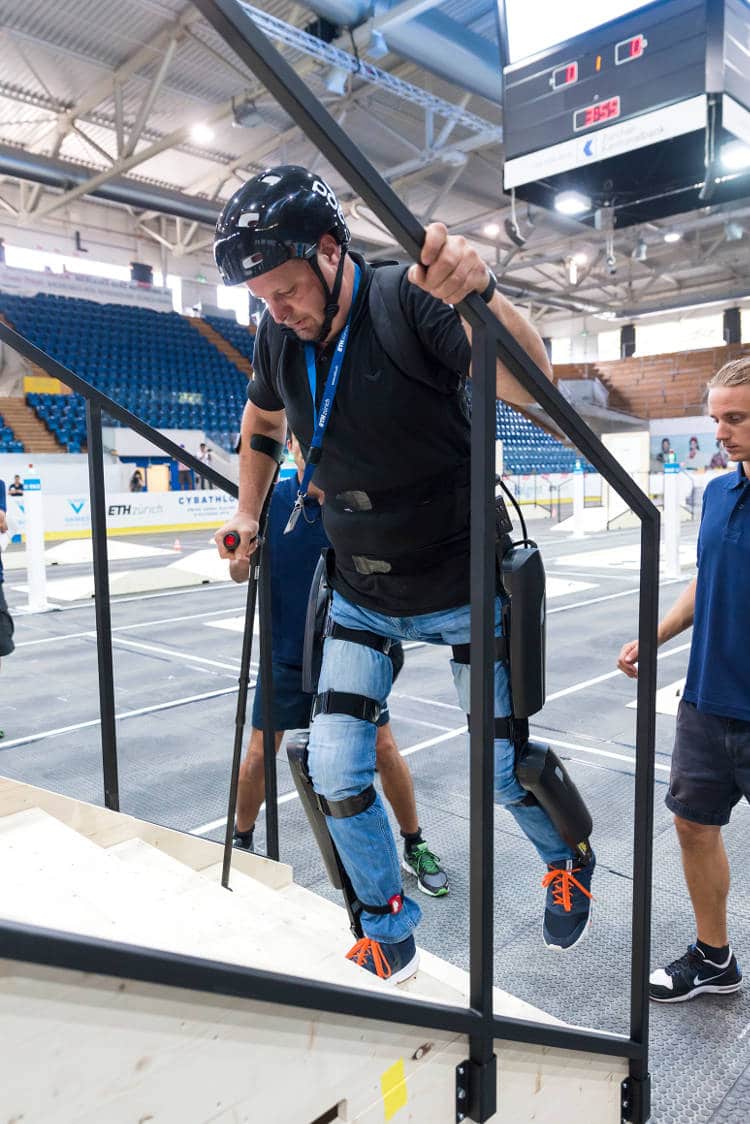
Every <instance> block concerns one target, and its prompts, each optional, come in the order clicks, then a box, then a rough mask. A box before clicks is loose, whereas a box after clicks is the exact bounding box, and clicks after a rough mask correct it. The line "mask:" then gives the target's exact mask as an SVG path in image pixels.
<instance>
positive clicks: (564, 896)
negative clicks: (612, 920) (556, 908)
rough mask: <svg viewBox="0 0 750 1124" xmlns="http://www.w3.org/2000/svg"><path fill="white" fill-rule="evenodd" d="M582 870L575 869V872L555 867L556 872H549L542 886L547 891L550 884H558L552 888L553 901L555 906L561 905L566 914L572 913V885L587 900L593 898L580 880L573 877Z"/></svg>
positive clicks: (578, 867)
mask: <svg viewBox="0 0 750 1124" xmlns="http://www.w3.org/2000/svg"><path fill="white" fill-rule="evenodd" d="M580 869H581V868H580V866H577V867H575V868H574V869H573V870H560V869H558V868H557V867H555V869H554V870H548V871H547V873H546V874H545V876H544V878H543V879H542V886H543V888H544V889H545V890H546V889H547V887H548V886H549V885H550V883H555V882H556V883H557V884H556V885H553V886H552V900H553V902H554V903H555V905H561V906H562V907H563V909H564V910H565V912H566V913H570V910H571V908H572V906H571V901H570V887H571V885H573V886H576V887H577V888H578V889H579V890H580V891H581V893H582V894H585V895H586V897H587V898H590V897H591V894H590V893H589V892H588V890H587V889H586V887H585V886H582V885H581V883H580V882H579V881H578V879H577V878H574V877H573V875H574V874H577V873H578V871H579V870H580Z"/></svg>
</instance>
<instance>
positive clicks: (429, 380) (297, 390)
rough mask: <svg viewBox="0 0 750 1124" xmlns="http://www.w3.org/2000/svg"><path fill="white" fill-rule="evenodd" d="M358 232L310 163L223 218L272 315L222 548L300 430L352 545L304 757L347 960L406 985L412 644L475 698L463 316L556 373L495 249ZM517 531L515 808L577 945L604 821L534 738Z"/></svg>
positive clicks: (252, 189) (499, 765)
mask: <svg viewBox="0 0 750 1124" xmlns="http://www.w3.org/2000/svg"><path fill="white" fill-rule="evenodd" d="M348 244H349V231H348V229H347V226H346V223H345V221H344V218H343V214H342V212H341V208H340V206H339V204H338V202H337V200H336V197H335V195H334V194H333V192H332V191H331V189H330V188H329V187H328V185H327V184H326V183H325V182H324V181H323V180H322V179H321V178H320V177H319V176H316V175H314V174H312V173H310V172H307V171H306V170H305V169H303V168H298V167H289V166H283V167H280V168H273V169H270V170H268V171H267V172H264V173H262V174H261V175H259V176H256V177H255V178H254V179H252V180H250V181H248V183H246V184H245V185H244V186H243V187H242V188H240V190H239V191H238V192H237V193H236V194H235V195H234V196H233V197H232V199H231V200H230V201H229V202H228V203H227V205H226V206H225V208H224V211H223V213H222V215H221V218H220V219H219V223H218V225H217V232H216V240H215V255H216V261H217V265H218V267H219V271H220V273H221V275H222V278H223V280H224V282H225V283H226V284H242V283H246V284H247V285H248V287H249V288H250V290H251V292H252V293H253V295H254V296H256V297H259V298H260V299H262V300H264V301H265V303H266V306H267V312H266V315H265V316H264V318H263V320H262V321H261V324H260V327H259V329H258V334H257V337H256V345H255V352H254V359H253V364H254V368H255V377H254V379H253V381H252V382H251V383H250V384H249V386H248V403H247V405H246V407H245V411H244V414H243V420H242V436H243V440H242V450H243V452H242V453H241V455H240V495H239V505H238V509H237V512H236V513H235V515H234V516H233V517H232V519H231V520H230V521H229V522H228V523H227V524H226V526H225V527H222V528H221V529H220V530H219V531H218V532H217V535H216V541H217V544H218V546H219V551H220V553H221V554H222V555H223V556H224V557H227V556H229V553H230V552H229V551H227V549H226V547H225V546H224V542H223V540H224V536H225V535H226V534H227V533H228V532H230V531H232V532H235V533H236V534H237V535H238V536H239V539H240V545H239V547H238V548H237V552H236V556H239V557H242V556H245V557H249V555H250V554H251V553H252V551H253V550H254V549H255V545H256V541H257V535H258V518H259V513H260V510H261V508H262V505H263V500H264V497H265V495H266V492H267V490H268V487H269V485H270V483H271V479H272V477H273V472H274V467H275V466H274V462H273V456H274V451H275V450H278V444H277V443H279V442H281V441H283V438H284V434H285V432H286V429H287V425H289V426H290V428H291V429H292V430H293V431H294V432H295V433H296V434H297V436H298V437H299V440H300V444H301V446H302V448H303V451H304V453H305V460H306V467H305V472H304V474H303V478H302V482H301V485H300V495H299V499H298V505H297V506H296V507H295V510H293V512H292V515H291V517H290V520H289V524H290V526H294V521H295V518H296V516H297V514H298V511H299V510H301V507H302V503H303V501H304V496H305V494H306V492H307V488H308V486H309V484H310V482H311V480H312V477H313V475H314V476H315V483H316V484H317V485H318V486H319V487H321V488H323V489H324V491H325V493H326V497H327V498H326V505H325V508H324V522H325V528H326V532H327V534H328V537H329V538H330V540H331V542H332V544H333V548H334V551H335V563H334V564H333V565H332V566H331V567H330V569H329V575H328V584H329V585H330V587H331V589H332V591H333V592H332V598H331V600H330V605H328V604H327V603H326V604H325V607H324V611H323V612H321V613H320V614H319V615H320V617H321V619H323V621H324V628H325V639H324V642H323V651H322V663H321V669H320V676H319V681H318V689H317V690H318V693H317V695H316V698H315V703H314V706H313V722H312V726H311V732H310V740H309V746H308V747H307V748H304V747H301V748H300V747H298V748H300V752H298V753H297V754H296V756H295V755H293V760H292V766H293V770H294V774H295V781H296V783H297V785H298V787H299V788H300V791H301V793H302V794H303V799H304V803H305V807H306V811H307V812H308V817H309V818H310V819H311V822H312V823H313V826H314V829H315V832H316V837H317V838H318V840H319V842H320V843H321V845H322V847H323V850H324V857H326V851H327V852H328V857H327V859H326V861H327V865H328V868H329V872H332V873H333V871H332V866H333V865H335V864H338V866H337V870H338V872H339V874H340V875H341V876H342V877H341V880H340V882H339V884H342V885H343V888H344V890H345V895H346V897H347V902H348V905H349V908H350V914H351V915H352V926H353V929H354V930H355V932H356V933H357V935H359V936H360V937H361V939H360V940H358V942H357V944H355V946H354V948H353V949H352V950H351V952H350V953H349V956H350V958H352V959H354V960H355V962H356V963H357V964H359V965H360V966H361V967H362V968H364V969H366V970H367V971H370V972H373V973H375V974H376V975H378V976H380V977H381V978H384V979H387V980H388V981H389V982H390V983H398V982H399V981H401V980H404V979H407V978H408V977H409V976H411V975H413V973H414V972H415V971H416V968H417V963H418V954H417V950H416V946H415V942H414V936H413V933H414V930H415V928H416V925H417V923H418V922H419V918H420V909H419V906H418V905H417V904H416V902H414V901H412V900H411V899H410V898H408V897H405V896H404V894H403V889H402V885H401V878H400V875H399V862H398V854H397V851H396V847H395V843H394V840H393V836H392V833H391V830H390V826H389V824H388V820H387V818H386V815H385V811H384V809H383V806H382V803H381V800H380V798H379V797H378V796H377V794H376V792H375V789H374V787H373V784H372V781H373V770H374V763H375V753H374V745H375V724H376V722H377V720H378V716H379V714H380V711H381V709H382V707H383V706H384V705H385V704H386V701H387V698H388V694H389V691H390V688H391V674H392V673H391V663H390V660H389V659H388V650H389V647H390V645H391V644H392V643H393V641H395V640H420V641H424V642H426V643H434V644H445V645H450V646H451V648H452V651H453V660H452V663H451V667H452V671H453V677H454V681H455V685H456V689H457V693H458V696H459V701H460V704H461V706H462V707H463V708H464V709H465V710H468V705H469V641H470V635H469V616H470V609H469V506H470V505H469V457H470V440H469V420H468V411H467V406H466V391H465V386H466V378H467V376H468V374H469V368H470V360H471V348H470V342H469V336H468V334H467V326H466V325H465V324H464V323H463V321H462V320H461V319H460V317H459V316H458V314H457V312H456V311H455V309H454V307H453V306H454V305H455V304H458V303H459V302H460V301H461V300H462V299H463V298H464V297H465V296H466V295H467V294H468V293H470V292H472V291H475V292H479V293H480V294H481V295H482V297H483V299H484V300H485V301H486V302H487V303H488V305H489V307H490V309H491V310H492V311H493V312H494V313H495V314H496V315H497V316H498V317H499V318H500V319H501V320H502V322H503V323H504V324H505V326H506V327H507V328H508V329H509V330H510V331H511V332H512V333H513V334H514V336H515V337H516V339H517V340H518V341H519V343H520V344H521V345H522V346H523V347H524V348H525V349H526V350H527V351H528V352H529V354H530V355H531V356H532V358H533V359H534V360H535V361H536V362H537V363H538V365H539V366H540V367H541V368H542V369H543V370H545V371H546V372H547V373H548V374H549V375H550V376H551V369H550V367H549V362H548V359H547V356H546V353H545V351H544V347H543V344H542V342H541V339H540V338H539V335H538V334H537V332H536V331H535V330H534V329H533V328H532V327H531V325H530V324H529V323H528V322H527V321H526V320H525V319H524V317H523V316H522V315H521V314H520V313H519V312H517V310H515V309H514V308H513V306H512V305H511V304H510V303H509V302H508V301H507V300H506V299H505V298H504V297H503V296H502V295H501V294H500V293H499V292H498V291H497V289H496V285H495V278H494V276H493V275H492V274H491V272H489V271H488V269H487V267H486V265H485V264H484V262H483V261H482V260H481V258H480V257H479V255H478V254H477V253H476V252H475V251H474V250H473V249H472V248H471V247H470V246H468V245H467V244H466V242H465V241H464V239H463V238H460V237H457V236H451V235H448V233H447V231H446V228H445V227H444V226H442V225H441V224H439V223H433V224H431V225H430V226H428V227H427V229H426V238H425V243H424V247H423V251H422V264H421V265H418V266H412V267H411V268H410V269H408V270H407V269H406V267H399V266H394V265H388V266H383V267H377V268H376V267H373V266H370V265H368V264H367V263H366V262H365V261H364V260H363V259H362V258H361V257H359V255H357V254H354V253H350V252H349V250H348ZM497 384H498V397H501V398H503V399H504V400H505V401H510V402H511V403H516V404H521V405H523V404H525V403H527V402H528V401H529V398H528V395H526V394H525V392H524V391H523V390H522V389H521V388H520V387H519V385H518V384H517V383H516V381H515V379H513V377H512V375H511V374H510V373H509V372H508V371H507V370H506V369H505V368H504V367H503V366H502V365H500V364H499V365H498V373H497ZM499 518H500V520H501V522H502V520H503V513H502V511H501V510H500V509H499ZM507 530H508V526H507V525H506V524H503V527H502V528H501V529H500V536H499V539H498V553H499V558H500V559H501V561H500V566H501V567H502V571H503V574H504V582H505V586H506V590H507V592H503V590H502V589H501V588H500V587H499V592H498V596H497V598H496V604H495V633H496V637H497V641H496V656H497V659H496V662H495V715H496V722H495V741H494V754H495V800H496V803H498V804H501V805H502V806H504V807H506V808H507V809H508V811H510V812H511V814H512V815H513V816H514V818H515V819H516V821H517V823H518V825H519V826H520V827H521V829H522V830H523V832H524V834H525V835H526V836H527V837H528V839H529V840H530V841H531V842H532V843H533V845H534V846H535V847H536V849H537V851H538V853H539V855H540V857H541V859H542V861H543V862H544V863H545V864H546V867H547V870H546V872H545V875H544V879H543V885H544V886H545V887H546V891H547V893H546V902H545V911H544V925H543V936H544V941H545V944H546V945H547V946H548V947H550V948H555V949H569V948H573V947H574V946H575V945H576V944H578V943H579V942H580V941H581V940H582V939H583V937H584V936H585V935H586V933H587V931H588V926H589V922H590V901H591V898H590V884H591V875H592V873H593V869H594V865H595V860H594V857H593V854H592V852H591V849H590V847H589V844H588V836H589V833H590V830H591V821H590V818H589V816H588V813H587V812H586V809H585V806H584V805H583V803H582V801H581V799H580V796H579V795H578V793H577V790H576V789H575V786H574V785H573V784H572V782H571V781H570V778H569V777H568V776H567V773H566V772H565V770H564V767H563V766H562V764H561V763H560V762H559V761H558V760H557V758H556V757H555V756H554V754H553V753H552V751H551V750H549V749H548V748H547V747H543V746H535V745H532V744H531V743H529V742H528V722H527V719H528V716H529V715H530V714H533V713H534V712H535V711H536V710H538V709H539V708H540V707H541V705H542V703H543V701H544V643H543V625H544V571H543V567H542V564H541V559H540V557H539V553H538V551H537V550H536V548H535V547H534V545H533V544H530V543H528V541H526V542H525V543H524V545H523V546H516V547H515V548H513V547H511V548H510V549H509V550H508V549H506V548H507V547H508V546H509V542H508V541H507V540H506V539H504V538H503V537H502V535H503V534H505V533H506V532H507ZM508 594H510V604H511V606H512V608H513V614H514V617H513V625H512V627H511V628H510V631H509V629H508V626H509V620H510V616H509V611H508V601H509V598H508ZM317 596H319V594H318V595H317ZM322 600H323V601H324V602H325V600H326V599H325V597H323V599H322ZM508 631H509V635H506V634H508ZM509 666H510V669H511V672H510V674H512V678H513V685H514V692H513V693H514V701H515V711H514V710H513V708H512V706H511V693H510V678H509ZM331 853H332V854H333V855H334V860H333V862H332V861H331V859H330V855H331Z"/></svg>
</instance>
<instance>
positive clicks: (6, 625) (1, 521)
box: [0, 480, 14, 657]
mask: <svg viewBox="0 0 750 1124" xmlns="http://www.w3.org/2000/svg"><path fill="white" fill-rule="evenodd" d="M6 502H7V501H6V499H5V481H4V480H0V536H7V534H8V522H7V519H6V516H5V504H6ZM13 648H14V644H13V620H12V618H11V615H10V613H9V612H8V606H7V603H6V601H5V593H4V591H3V553H2V541H0V657H2V656H9V655H10V653H11V652H12V651H13Z"/></svg>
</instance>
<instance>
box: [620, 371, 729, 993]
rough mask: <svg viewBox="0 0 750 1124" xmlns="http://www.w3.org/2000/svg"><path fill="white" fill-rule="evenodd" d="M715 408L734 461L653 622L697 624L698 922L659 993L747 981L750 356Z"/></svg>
mask: <svg viewBox="0 0 750 1124" xmlns="http://www.w3.org/2000/svg"><path fill="white" fill-rule="evenodd" d="M708 412H709V414H710V415H711V417H712V418H713V420H714V421H715V422H716V424H717V429H716V437H717V440H719V441H721V442H723V444H724V447H725V449H726V451H727V453H728V455H729V457H730V459H731V460H733V461H734V462H735V464H736V465H737V470H736V472H731V473H730V472H727V473H726V474H725V475H723V476H718V477H716V478H715V479H714V480H711V481H710V482H709V483H708V484H707V486H706V489H705V491H704V493H703V511H702V514H701V525H700V531H699V534H698V576H697V577H696V578H694V579H693V581H692V582H691V583H690V585H689V586H688V587H687V588H686V589H684V590H683V592H682V593H681V594H680V596H679V597H678V598H677V601H676V602H675V604H674V605H673V606H672V608H671V609H670V610H669V612H668V613H667V615H666V616H665V617H664V619H663V620H662V621H661V623H660V624H659V630H658V633H657V644H664V643H666V641H667V640H671V639H672V637H674V636H678V635H679V634H680V633H681V632H684V631H685V629H687V628H690V626H691V625H692V626H693V637H692V642H691V644H690V659H689V662H688V673H687V679H686V681H685V687H684V689H683V692H682V698H681V700H680V706H679V710H678V711H677V730H676V735H675V743H674V750H673V752H672V769H671V775H670V778H669V790H668V792H667V795H666V797H665V803H666V805H667V807H668V808H669V810H670V811H671V812H673V813H674V823H675V828H676V829H677V838H678V840H679V843H680V850H681V852H682V866H683V870H684V872H685V881H686V883H687V888H688V893H689V895H690V901H691V904H692V907H693V913H694V914H695V922H696V934H697V935H696V940H695V942H694V943H693V944H691V945H689V946H688V950H687V952H686V953H685V954H684V955H683V956H680V957H678V958H677V959H676V960H673V961H672V962H671V963H670V964H667V966H666V967H665V968H657V969H656V970H655V971H654V972H652V973H651V983H650V994H651V998H652V999H654V1000H656V1001H657V1002H659V1003H680V1002H682V1001H683V1000H685V999H692V998H693V997H694V996H696V995H703V994H705V993H709V994H711V993H714V994H719V995H726V994H729V993H730V992H733V991H737V990H738V989H739V988H740V987H741V986H742V972H741V971H740V967H739V964H738V963H737V960H736V958H735V956H734V953H733V951H732V948H731V945H730V943H729V932H728V929H727V898H728V895H729V862H728V860H727V854H726V851H725V849H724V843H723V840H722V837H721V829H722V827H723V826H724V825H725V824H728V823H729V817H730V816H731V814H732V809H733V808H734V806H735V804H737V803H738V801H739V800H741V799H742V797H743V796H744V798H745V799H746V800H749V801H750V664H749V663H748V658H747V649H746V647H745V645H746V644H747V638H748V636H750V358H744V359H735V360H734V361H733V362H731V363H727V364H726V365H725V366H723V367H722V368H721V370H720V371H718V372H717V373H716V374H715V375H714V377H713V378H712V379H711V380H710V381H709V383H708ZM617 666H618V667H619V668H620V670H621V671H624V672H625V674H626V675H628V676H629V677H630V678H631V679H634V678H636V677H637V675H638V641H637V640H631V641H630V642H629V643H627V644H625V645H623V647H622V650H621V652H620V656H619V659H618V661H617Z"/></svg>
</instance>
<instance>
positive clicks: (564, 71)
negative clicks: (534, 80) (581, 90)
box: [549, 62, 578, 90]
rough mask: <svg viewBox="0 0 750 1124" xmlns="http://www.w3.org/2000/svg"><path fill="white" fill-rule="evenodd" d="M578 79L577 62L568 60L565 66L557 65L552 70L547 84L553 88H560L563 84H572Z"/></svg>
mask: <svg viewBox="0 0 750 1124" xmlns="http://www.w3.org/2000/svg"><path fill="white" fill-rule="evenodd" d="M577 81H578V63H577V62H568V63H566V64H565V66H557V67H555V69H554V70H553V71H552V77H551V78H550V80H549V84H550V86H551V87H552V89H553V90H561V89H563V88H564V87H565V86H572V85H573V84H574V83H575V82H577Z"/></svg>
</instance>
